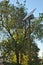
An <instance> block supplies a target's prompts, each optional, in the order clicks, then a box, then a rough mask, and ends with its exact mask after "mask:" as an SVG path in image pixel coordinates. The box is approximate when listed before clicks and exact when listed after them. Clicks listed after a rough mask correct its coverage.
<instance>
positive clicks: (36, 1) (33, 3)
mask: <svg viewBox="0 0 43 65" xmlns="http://www.w3.org/2000/svg"><path fill="white" fill-rule="evenodd" d="M15 1H16V0H10V3H12V4H15ZM19 1H20V2H22V1H24V0H19ZM26 1H27V2H26V7H27V8H28V10H27V11H28V13H29V12H30V11H31V10H33V9H34V8H36V11H35V13H34V15H35V16H36V17H38V16H39V13H42V12H43V0H26ZM36 42H37V45H38V47H39V48H40V52H39V56H42V52H43V43H41V42H40V41H38V40H36Z"/></svg>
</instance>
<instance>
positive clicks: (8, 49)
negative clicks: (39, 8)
mask: <svg viewBox="0 0 43 65" xmlns="http://www.w3.org/2000/svg"><path fill="white" fill-rule="evenodd" d="M24 2H25V1H24ZM16 3H17V6H15V5H11V4H9V0H4V1H1V2H0V17H1V19H0V21H1V23H2V24H0V25H1V26H2V28H5V29H6V31H7V33H9V35H8V37H9V36H10V38H8V39H7V40H3V41H2V43H1V48H2V55H3V56H4V57H5V58H6V61H7V60H8V61H9V62H13V59H14V62H16V63H17V64H24V65H25V64H26V65H28V60H29V56H30V55H31V64H33V65H39V64H40V61H39V58H38V52H39V48H38V47H37V45H36V43H35V42H34V39H35V38H39V39H41V38H43V30H42V28H41V27H42V25H41V21H43V13H42V14H41V15H40V16H39V17H38V18H34V21H32V23H30V39H29V26H28V25H29V22H26V29H25V22H24V21H23V18H24V17H25V15H26V14H27V12H26V8H25V5H23V4H20V3H19V1H18V0H17V2H16ZM25 32H26V35H25ZM29 40H30V42H29ZM30 44H31V52H30V49H29V47H30ZM29 53H31V54H30V55H29ZM15 55H16V57H15ZM14 57H15V58H14Z"/></svg>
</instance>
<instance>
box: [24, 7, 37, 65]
mask: <svg viewBox="0 0 43 65" xmlns="http://www.w3.org/2000/svg"><path fill="white" fill-rule="evenodd" d="M35 10H36V8H35V9H34V10H32V11H31V12H30V13H29V14H28V15H27V16H25V18H24V19H23V21H25V37H26V21H28V23H29V44H28V49H29V52H28V55H29V56H28V64H29V65H31V41H30V39H31V37H30V35H31V30H30V23H31V22H30V20H31V19H34V15H33V13H34V11H35Z"/></svg>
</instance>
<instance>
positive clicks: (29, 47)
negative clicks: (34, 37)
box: [28, 19, 31, 65]
mask: <svg viewBox="0 0 43 65" xmlns="http://www.w3.org/2000/svg"><path fill="white" fill-rule="evenodd" d="M30 35H31V30H30V19H29V44H28V49H29V52H28V55H29V56H28V65H31V37H30Z"/></svg>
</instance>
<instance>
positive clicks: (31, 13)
mask: <svg viewBox="0 0 43 65" xmlns="http://www.w3.org/2000/svg"><path fill="white" fill-rule="evenodd" d="M35 10H36V8H35V9H33V10H32V11H31V12H30V13H29V14H27V15H26V16H25V17H24V19H23V21H24V20H26V19H27V18H28V17H29V16H31V15H33V13H34V11H35Z"/></svg>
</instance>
